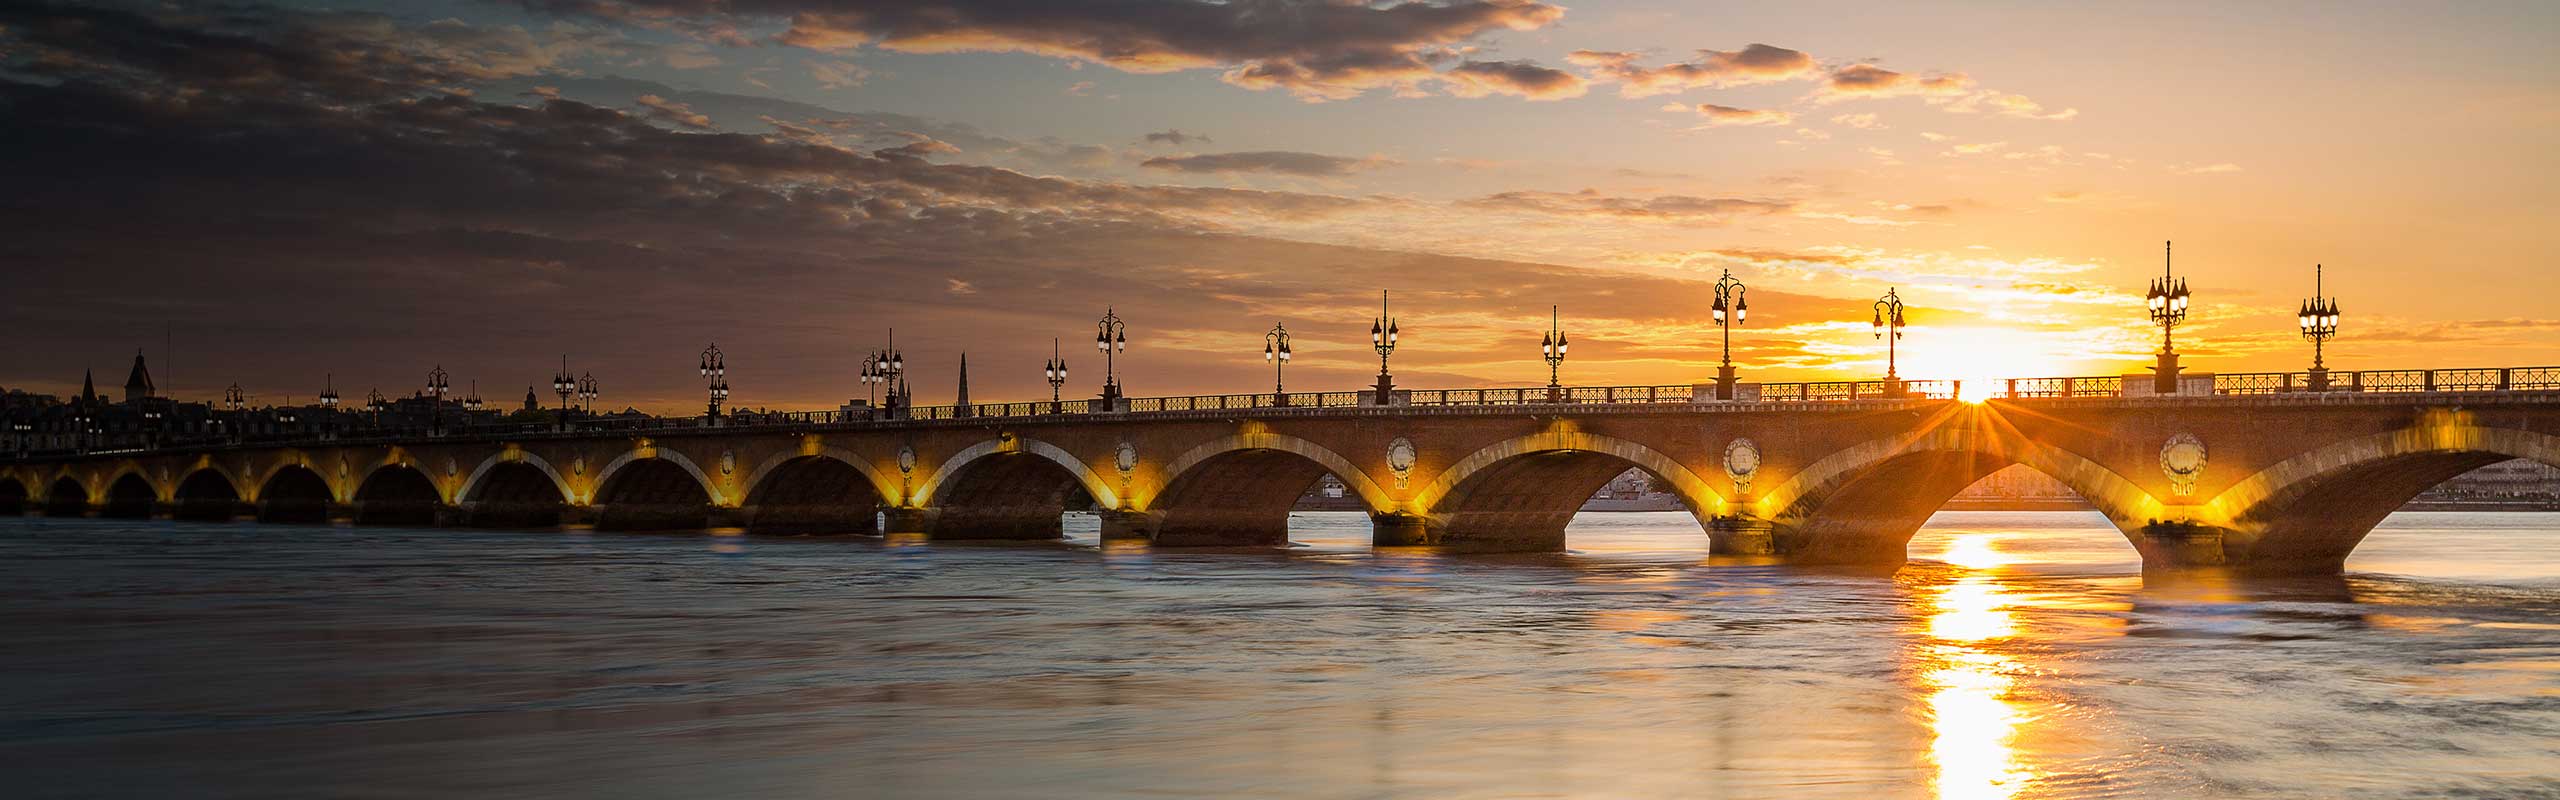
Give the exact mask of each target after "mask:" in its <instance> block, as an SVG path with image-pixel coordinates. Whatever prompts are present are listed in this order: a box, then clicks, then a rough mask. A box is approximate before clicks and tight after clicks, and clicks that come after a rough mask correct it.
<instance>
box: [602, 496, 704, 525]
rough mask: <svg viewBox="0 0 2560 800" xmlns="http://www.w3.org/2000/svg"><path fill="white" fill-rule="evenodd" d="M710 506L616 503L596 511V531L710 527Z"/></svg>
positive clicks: (603, 506)
mask: <svg viewBox="0 0 2560 800" xmlns="http://www.w3.org/2000/svg"><path fill="white" fill-rule="evenodd" d="M711 511H712V509H711V506H709V505H707V504H706V505H690V504H688V505H643V504H631V503H617V504H613V505H600V506H598V507H597V508H596V530H600V531H680V530H699V529H702V528H708V527H711V524H712V519H711Z"/></svg>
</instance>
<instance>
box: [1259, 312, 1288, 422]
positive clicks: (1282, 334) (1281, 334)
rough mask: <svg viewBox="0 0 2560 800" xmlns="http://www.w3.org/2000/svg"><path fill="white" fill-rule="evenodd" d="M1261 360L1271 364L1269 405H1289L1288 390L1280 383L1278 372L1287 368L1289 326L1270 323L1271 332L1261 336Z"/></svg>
mask: <svg viewBox="0 0 2560 800" xmlns="http://www.w3.org/2000/svg"><path fill="white" fill-rule="evenodd" d="M1262 360H1263V361H1266V362H1269V363H1270V364H1271V404H1272V405H1274V406H1285V405H1288V404H1289V389H1288V386H1287V385H1286V384H1283V383H1282V382H1281V381H1280V371H1281V369H1282V368H1284V367H1287V366H1289V326H1288V325H1286V324H1282V323H1276V322H1275V323H1272V325H1271V332H1270V333H1265V334H1263V335H1262Z"/></svg>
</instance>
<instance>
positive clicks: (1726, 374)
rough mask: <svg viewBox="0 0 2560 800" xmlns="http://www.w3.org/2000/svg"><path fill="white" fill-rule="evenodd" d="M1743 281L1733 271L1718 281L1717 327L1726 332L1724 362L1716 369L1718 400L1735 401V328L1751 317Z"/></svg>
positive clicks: (1729, 271)
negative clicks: (1744, 293) (1734, 277)
mask: <svg viewBox="0 0 2560 800" xmlns="http://www.w3.org/2000/svg"><path fill="white" fill-rule="evenodd" d="M1742 291H1743V286H1742V282H1741V281H1737V280H1734V279H1733V270H1731V269H1726V270H1725V271H1724V277H1722V278H1717V279H1716V302H1715V312H1716V327H1717V328H1721V329H1723V331H1724V357H1723V358H1724V360H1723V362H1722V363H1721V364H1720V365H1719V366H1717V367H1716V399H1718V400H1731V399H1733V389H1734V380H1733V326H1735V325H1740V324H1742V322H1743V320H1745V319H1748V318H1750V316H1751V302H1750V301H1749V300H1745V299H1743V297H1742Z"/></svg>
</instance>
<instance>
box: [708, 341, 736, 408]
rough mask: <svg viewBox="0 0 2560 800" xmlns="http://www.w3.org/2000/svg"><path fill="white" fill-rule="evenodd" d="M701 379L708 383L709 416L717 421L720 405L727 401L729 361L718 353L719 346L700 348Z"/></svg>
mask: <svg viewBox="0 0 2560 800" xmlns="http://www.w3.org/2000/svg"><path fill="white" fill-rule="evenodd" d="M702 377H703V378H705V379H707V380H708V381H709V382H710V387H709V391H710V394H711V414H710V416H711V417H712V418H714V419H717V418H719V416H720V404H721V403H723V402H726V401H727V400H728V399H729V359H728V357H727V356H726V355H724V354H722V353H721V352H720V345H718V344H713V345H711V346H710V347H705V348H702Z"/></svg>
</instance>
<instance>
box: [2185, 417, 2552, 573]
mask: <svg viewBox="0 0 2560 800" xmlns="http://www.w3.org/2000/svg"><path fill="white" fill-rule="evenodd" d="M2518 458H2522V459H2531V460H2534V461H2539V462H2541V463H2544V464H2550V465H2553V466H2560V437H2555V436H2551V435H2548V434H2542V433H2535V432H2532V431H2525V430H2517V429H2512V428H2494V427H2481V426H2476V425H2468V424H2448V423H2441V422H2422V423H2421V424H2419V425H2417V426H2414V427H2410V428H2405V429H2402V430H2397V431H2391V432H2388V433H2378V434H2373V435H2369V436H2361V437H2357V438H2354V439H2349V440H2346V441H2341V442H2336V443H2333V444H2329V445H2326V446H2323V447H2320V448H2318V449H2314V450H2312V451H2310V452H2306V453H2303V454H2300V455H2297V456H2294V457H2292V458H2288V459H2285V460H2284V461H2280V462H2277V463H2276V464H2275V465H2274V466H2270V467H2267V468H2266V469H2263V470H2259V471H2258V472H2257V473H2255V474H2252V475H2250V476H2249V477H2247V478H2244V479H2242V480H2241V481H2240V482H2239V483H2236V484H2233V485H2232V486H2231V488H2229V489H2225V490H2223V492H2222V494H2220V495H2219V496H2216V497H2215V498H2214V499H2213V500H2212V502H2210V503H2209V504H2208V505H2207V508H2209V509H2211V510H2213V511H2214V512H2216V513H2218V514H2219V515H2220V516H2221V519H2220V520H2217V521H2219V522H2222V523H2224V524H2226V525H2228V526H2229V528H2228V532H2227V533H2226V534H2225V536H2224V538H2223V555H2224V559H2225V560H2226V561H2227V562H2228V563H2231V564H2234V565H2238V566H2241V567H2243V568H2245V569H2249V570H2253V571H2277V572H2295V571H2306V572H2334V571H2336V570H2338V569H2341V568H2343V567H2344V565H2345V563H2346V559H2347V555H2348V554H2349V553H2350V552H2352V551H2354V550H2355V547H2356V545H2357V544H2358V543H2360V542H2362V541H2364V537H2365V535H2366V534H2367V533H2370V532H2372V530H2373V528H2374V526H2375V525H2378V524H2381V522H2382V519H2383V518H2384V517H2388V516H2390V515H2391V512H2393V511H2397V510H2399V509H2400V507H2401V506H2403V505H2406V504H2408V502H2409V501H2410V500H2411V499H2414V498H2416V497H2417V496H2418V494H2419V493H2421V492H2424V491H2426V490H2428V489H2431V488H2434V487H2435V486H2436V485H2437V484H2440V483H2443V482H2445V481H2447V480H2451V479H2452V478H2454V477H2455V476H2458V475H2461V474H2462V473H2465V472H2469V471H2471V470H2474V469H2478V468H2480V467H2484V466H2488V465H2490V464H2495V463H2498V462H2500V461H2506V460H2510V459H2518Z"/></svg>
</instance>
